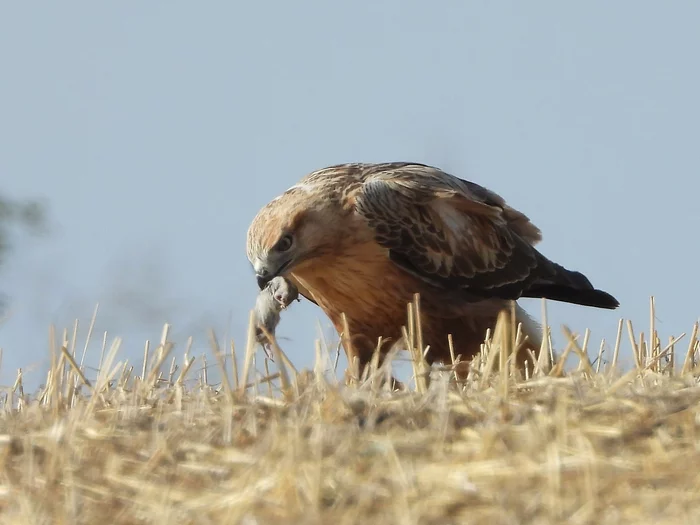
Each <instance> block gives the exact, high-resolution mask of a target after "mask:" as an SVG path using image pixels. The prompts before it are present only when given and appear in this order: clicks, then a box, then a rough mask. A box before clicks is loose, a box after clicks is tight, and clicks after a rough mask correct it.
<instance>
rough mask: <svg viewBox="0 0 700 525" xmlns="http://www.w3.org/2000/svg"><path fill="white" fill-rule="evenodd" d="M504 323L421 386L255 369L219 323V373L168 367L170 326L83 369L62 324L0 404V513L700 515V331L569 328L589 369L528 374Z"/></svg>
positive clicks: (554, 367)
mask: <svg viewBox="0 0 700 525" xmlns="http://www.w3.org/2000/svg"><path fill="white" fill-rule="evenodd" d="M508 326H509V325H508V323H507V322H502V323H500V324H499V325H498V326H497V327H496V329H495V330H494V336H493V337H489V338H488V339H487V341H486V342H485V345H484V350H483V352H482V355H480V356H478V357H477V359H476V360H475V361H474V363H473V365H472V369H471V370H472V372H471V373H470V375H469V377H468V379H467V380H466V381H465V382H464V383H463V384H460V385H457V384H456V383H455V381H454V380H453V377H452V375H451V373H450V371H449V370H442V371H440V370H436V371H433V372H432V376H431V381H430V383H429V384H426V382H425V381H423V379H422V378H423V377H424V376H423V375H421V373H422V372H423V371H424V368H423V364H422V362H421V361H420V359H417V358H416V359H414V360H413V366H414V369H415V371H416V377H418V380H415V381H412V382H410V383H409V384H407V385H406V386H407V389H406V390H405V391H401V392H390V391H389V390H388V387H386V386H385V385H386V382H381V381H380V378H382V377H385V376H386V370H384V369H381V368H380V369H376V368H375V369H373V374H371V375H370V377H367V378H365V379H364V380H361V381H358V382H357V383H355V384H352V385H349V386H346V385H345V384H344V383H340V382H339V381H338V380H337V379H336V376H337V375H339V374H340V373H342V371H338V374H336V373H334V371H333V360H334V359H333V353H334V352H333V351H330V352H329V351H327V350H326V349H324V348H322V347H321V345H320V344H319V345H318V346H317V348H316V364H315V367H314V369H313V370H303V371H299V372H297V371H296V370H295V369H294V367H293V366H292V365H291V363H289V362H288V360H287V359H286V358H285V356H284V354H283V353H282V352H281V350H280V349H279V348H278V347H275V354H274V355H275V360H274V362H267V361H265V362H264V366H265V370H264V371H260V372H259V373H258V371H257V369H256V367H255V366H252V364H251V363H252V355H253V354H254V352H257V351H258V350H259V348H258V350H255V348H254V345H252V344H250V343H251V341H249V345H248V348H247V350H246V352H245V355H239V356H238V357H236V355H235V353H232V352H231V351H230V350H229V351H228V357H226V356H224V355H223V353H224V351H222V350H220V349H219V346H218V343H217V341H216V338H215V336H213V335H212V348H213V353H214V355H215V356H216V357H217V363H216V364H217V365H218V366H219V367H220V370H221V371H222V378H223V379H222V383H221V384H218V385H210V384H209V383H208V380H207V376H206V368H203V369H202V367H201V366H199V365H198V364H197V363H195V361H196V360H195V359H194V358H192V357H189V356H188V355H187V354H185V356H184V360H183V361H180V360H181V358H177V362H182V363H183V365H182V366H176V365H175V361H171V359H172V358H173V355H172V353H173V352H172V345H171V343H169V342H168V340H167V325H166V330H164V334H163V338H162V340H161V342H160V344H159V345H158V346H157V347H156V348H153V349H152V350H151V351H150V353H149V355H148V359H145V360H144V361H145V362H146V363H148V366H145V365H144V366H143V367H141V366H138V367H136V368H134V367H133V366H131V365H129V364H128V363H121V362H118V357H119V341H118V340H115V343H114V344H113V345H112V347H111V348H106V349H105V352H104V355H103V356H102V358H101V360H100V361H101V366H100V372H99V374H98V375H97V377H96V378H87V377H85V376H84V375H83V374H84V372H83V370H82V369H81V367H80V364H79V363H80V362H81V361H82V358H79V357H80V352H79V351H78V352H76V350H75V347H76V342H75V340H69V338H68V337H67V336H66V335H64V343H63V346H62V347H61V344H60V343H59V344H57V345H56V348H55V349H53V350H52V363H53V366H52V367H51V370H50V371H49V373H48V376H47V380H46V383H45V385H44V386H43V387H42V388H41V389H40V390H39V391H38V392H37V393H35V394H31V395H29V394H27V393H25V392H23V388H22V381H21V375H20V376H18V380H17V382H16V383H15V385H14V386H13V387H12V388H11V389H8V392H7V393H6V395H5V397H4V398H3V400H2V407H0V408H1V409H2V415H1V416H0V457H1V463H0V465H1V466H0V469H1V470H0V472H1V474H0V509H1V513H0V523H4V524H17V525H19V524H22V525H31V524H72V523H111V524H115V525H116V524H127V523H128V524H136V523H159V524H161V523H162V524H166V523H167V524H174V523H178V524H180V523H182V524H190V523H191V524H229V523H230V524H235V523H241V524H267V523H275V524H287V523H300V524H321V523H323V524H325V523H328V524H330V523H341V524H351V523H387V524H391V523H402V524H404V523H405V524H449V523H463V524H471V523H475V524H476V523H478V524H481V523H484V524H489V525H498V524H520V523H533V524H548V523H571V524H600V525H605V524H614V525H620V524H627V523H629V524H637V525H641V524H647V523H648V524H651V523H654V524H684V523H700V468H698V466H700V428H699V425H700V403H699V401H700V387H699V386H698V381H697V375H698V370H697V369H696V360H697V357H698V350H699V348H698V341H697V326H695V327H694V330H693V331H692V332H691V333H690V335H686V336H685V337H684V338H683V340H682V341H680V340H677V341H676V342H675V343H674V342H673V341H672V342H671V343H669V345H668V346H667V345H665V344H661V343H660V342H659V341H658V338H656V337H654V338H653V339H652V343H651V344H650V343H647V342H645V340H644V336H643V335H642V334H635V333H633V331H632V326H631V325H625V324H624V323H622V322H621V323H620V331H619V333H618V335H617V339H616V343H615V351H614V354H613V355H617V350H618V349H619V346H620V340H621V339H622V340H623V341H624V342H626V343H629V344H631V345H632V348H633V349H634V351H635V354H634V355H635V359H636V361H637V365H636V367H635V368H633V369H631V370H628V371H619V370H617V368H616V367H615V366H613V363H605V364H603V362H602V361H601V359H600V358H599V357H595V356H593V358H591V359H589V358H588V357H587V354H588V353H590V354H597V351H590V352H588V346H589V345H588V337H587V335H584V336H583V337H575V336H573V335H572V336H571V337H570V339H569V345H568V346H567V348H566V349H565V350H564V352H563V353H565V354H567V355H570V356H578V357H579V361H580V362H579V363H578V366H574V367H573V368H571V369H570V370H569V369H566V370H565V369H564V368H563V367H562V366H561V363H562V362H563V361H562V359H558V358H556V356H554V360H553V361H552V356H551V355H550V352H549V351H547V352H543V353H542V356H541V361H540V362H539V364H538V366H537V367H536V368H535V369H534V370H532V371H528V373H527V377H524V375H523V374H521V373H519V372H518V371H514V370H511V369H510V367H509V366H500V364H501V363H502V362H504V363H506V364H507V361H501V360H502V359H506V358H507V356H508V355H509V354H510V352H512V350H513V348H517V346H518V344H519V341H518V338H517V337H512V336H511V330H510V329H509V328H508ZM651 333H652V334H655V332H654V330H653V327H652V329H651ZM409 336H410V339H411V340H413V334H409ZM681 345H682V346H681ZM413 354H414V355H418V354H417V353H416V352H413ZM256 355H258V356H260V355H261V354H260V353H259V352H258V353H257V354H256ZM231 356H233V359H231ZM563 357H565V356H563ZM258 359H259V358H258ZM613 360H615V357H613ZM76 361H77V362H76ZM168 365H170V366H168Z"/></svg>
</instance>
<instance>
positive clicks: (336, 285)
mask: <svg viewBox="0 0 700 525" xmlns="http://www.w3.org/2000/svg"><path fill="white" fill-rule="evenodd" d="M540 240H541V233H540V230H539V229H538V228H537V227H536V226H535V225H534V224H532V223H531V222H530V220H529V219H528V217H527V216H525V215H524V214H523V213H521V212H520V211H518V210H516V209H514V208H512V207H510V206H509V205H508V204H506V202H505V200H504V199H503V198H502V197H501V196H500V195H498V194H496V193H494V192H492V191H490V190H488V189H486V188H484V187H482V186H479V185H478V184H475V183H473V182H469V181H466V180H463V179H460V178H458V177H456V176H453V175H451V174H449V173H446V172H444V171H442V170H441V169H439V168H436V167H432V166H428V165H425V164H419V163H413V162H388V163H349V164H339V165H334V166H330V167H327V168H323V169H319V170H316V171H314V172H311V173H309V174H308V175H306V176H305V177H303V178H302V179H301V180H300V181H299V182H298V183H297V184H296V185H294V186H292V187H291V188H289V189H288V190H287V191H285V192H284V193H283V194H282V195H280V196H279V197H276V198H275V199H273V200H272V201H271V202H269V203H268V204H267V205H265V206H264V207H263V208H262V209H261V210H260V211H259V212H258V214H257V215H256V216H255V218H254V219H253V221H252V223H251V225H250V227H249V229H248V233H247V250H246V252H247V256H248V259H249V261H250V263H251V265H252V266H253V269H254V270H255V273H256V277H257V282H258V286H259V287H260V289H263V288H264V287H265V286H266V284H267V283H268V282H269V281H270V280H271V279H273V278H275V277H277V276H283V277H285V278H287V279H289V280H290V281H291V282H292V283H293V284H294V286H296V287H297V288H298V290H299V293H300V294H301V295H302V296H303V297H305V298H307V299H308V300H310V301H312V302H314V303H315V304H317V305H318V306H319V307H320V308H321V309H322V310H323V311H324V312H325V314H326V315H327V316H328V317H329V318H330V320H331V321H332V323H333V325H334V326H335V328H336V330H337V331H338V332H339V333H343V332H344V330H345V328H346V327H347V329H348V330H349V335H350V336H351V339H350V345H351V347H352V352H353V355H354V356H356V357H358V358H359V361H360V363H359V364H360V367H361V368H360V370H362V369H363V367H364V366H366V365H367V364H368V363H369V362H370V360H371V358H372V355H373V353H374V352H375V350H376V348H377V342H378V340H379V338H380V337H381V338H382V340H384V341H388V342H390V344H396V343H398V342H399V341H401V339H402V326H405V325H406V320H407V304H408V303H410V302H411V301H412V300H413V297H414V294H416V293H418V294H420V295H419V297H420V301H421V319H420V323H421V329H422V336H423V342H424V344H425V345H430V349H429V351H428V354H427V356H426V360H427V361H428V363H433V362H443V363H450V362H451V358H450V348H449V344H448V334H451V335H452V338H453V345H454V346H453V348H454V351H455V354H460V355H461V358H462V360H469V359H471V358H472V357H473V356H474V355H475V354H476V353H478V352H479V349H480V345H481V343H483V341H484V338H485V335H486V330H487V329H488V328H493V327H494V325H495V322H496V319H497V316H498V313H499V312H500V311H501V310H502V309H504V308H510V307H511V305H513V303H514V302H515V301H516V300H518V299H519V298H521V297H530V298H547V299H551V300H556V301H563V302H567V303H574V304H579V305H585V306H591V307H597V308H608V309H614V308H617V307H618V306H619V303H618V301H617V300H616V299H615V298H614V297H613V296H612V295H610V294H608V293H606V292H604V291H602V290H598V289H596V288H594V287H593V285H592V284H591V283H590V281H589V280H588V278H586V276H584V275H583V274H581V273H579V272H577V271H571V270H568V269H566V268H564V267H562V266H560V265H559V264H557V263H555V262H553V261H551V260H549V259H548V258H547V257H545V256H544V255H542V254H541V253H540V252H539V251H538V250H537V249H536V248H535V245H536V244H537V243H538V242H539V241H540ZM514 307H515V310H516V320H517V321H518V322H521V323H522V328H523V329H524V332H525V334H526V335H527V336H528V339H529V341H530V344H529V348H531V349H532V350H533V351H534V352H535V353H538V352H539V349H540V342H541V335H540V333H539V327H538V326H537V323H535V322H534V321H533V320H532V319H531V318H530V317H529V316H528V315H527V314H526V313H525V311H524V310H523V309H522V308H521V307H520V306H519V305H517V303H516V304H515V305H514ZM343 314H345V317H346V322H347V326H346V325H345V324H344V321H343ZM346 335H347V334H346ZM343 346H344V349H345V351H346V353H348V352H349V348H348V346H347V344H345V343H344V345H343ZM388 349H389V348H382V352H386V351H387V350H388ZM521 353H523V352H521Z"/></svg>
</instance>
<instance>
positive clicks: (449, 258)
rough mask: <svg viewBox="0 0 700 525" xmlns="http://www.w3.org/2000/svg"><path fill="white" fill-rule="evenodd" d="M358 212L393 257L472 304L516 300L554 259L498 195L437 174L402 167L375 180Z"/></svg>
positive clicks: (363, 190) (358, 199) (360, 197)
mask: <svg viewBox="0 0 700 525" xmlns="http://www.w3.org/2000/svg"><path fill="white" fill-rule="evenodd" d="M353 197H354V204H355V209H356V211H357V212H358V213H359V214H360V215H361V216H362V217H363V218H364V219H365V220H366V222H367V224H368V225H369V227H370V228H372V230H373V232H374V236H375V239H376V241H377V242H378V243H379V244H380V245H381V246H383V247H385V248H387V249H388V251H389V257H390V259H391V260H392V261H393V262H394V263H395V264H397V265H399V266H400V267H402V268H403V269H404V270H406V271H408V272H410V273H411V274H413V275H414V276H416V277H418V278H420V279H422V280H424V281H425V282H427V283H429V284H431V285H433V286H436V287H438V288H441V289H445V290H450V291H458V290H459V291H460V294H461V295H463V297H464V298H465V299H468V298H471V299H472V300H479V299H482V298H485V297H501V298H504V299H516V298H518V297H519V296H520V294H521V293H522V291H523V289H524V288H526V287H527V286H528V285H529V283H531V282H533V281H535V280H536V279H537V278H538V276H539V275H542V272H543V271H544V273H545V274H546V273H548V270H549V271H551V269H550V268H547V266H548V265H549V261H547V260H546V259H544V258H543V257H542V256H541V255H540V254H539V253H538V252H537V251H536V250H535V249H534V248H533V246H532V245H533V244H534V243H535V242H537V241H538V240H539V238H540V237H539V230H538V229H537V228H536V227H535V226H534V225H532V223H530V221H529V220H528V219H527V217H525V216H524V215H522V214H521V213H519V212H517V211H516V210H514V209H512V208H510V207H508V206H507V205H506V204H505V202H504V201H503V199H501V198H500V197H499V196H498V195H496V194H494V193H492V192H489V191H488V190H486V189H485V188H482V187H481V186H478V185H476V184H473V183H469V182H467V181H463V180H461V179H458V178H456V177H452V176H451V175H448V174H446V173H444V172H442V171H440V170H438V169H436V168H431V167H428V166H423V165H402V166H400V167H398V168H395V169H386V170H383V171H381V172H379V173H372V174H370V175H368V177H367V178H366V179H365V181H364V183H363V184H362V186H361V187H360V188H359V189H358V191H357V192H356V193H355V194H354V196H353Z"/></svg>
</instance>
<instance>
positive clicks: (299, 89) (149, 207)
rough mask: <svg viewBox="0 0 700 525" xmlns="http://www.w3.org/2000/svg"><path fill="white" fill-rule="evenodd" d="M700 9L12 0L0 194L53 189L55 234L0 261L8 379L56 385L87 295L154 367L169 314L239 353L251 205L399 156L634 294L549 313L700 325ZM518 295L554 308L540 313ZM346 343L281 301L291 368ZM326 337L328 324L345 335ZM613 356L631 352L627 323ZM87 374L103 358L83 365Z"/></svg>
mask: <svg viewBox="0 0 700 525" xmlns="http://www.w3.org/2000/svg"><path fill="white" fill-rule="evenodd" d="M699 19H700V3H698V2H692V1H675V2H666V3H662V2H651V1H639V0H635V1H617V2H603V1H589V2H576V3H573V2H566V3H564V2H556V1H533V2H519V1H518V2H516V1H500V2H486V1H478V2H477V1H464V0H454V1H441V2H419V1H413V0H410V1H407V0H403V1H398V0H393V1H392V0H372V1H365V0H363V1H355V2H345V3H340V2H322V1H320V0H318V1H297V2H281V1H274V2H231V1H228V2H223V1H209V2H182V1H173V0H169V1H167V2H166V1H154V0H151V1H148V2H99V3H96V2H87V1H85V2H60V3H45V4H42V5H41V7H39V6H38V5H37V4H33V3H30V2H5V3H3V7H2V16H0V65H1V66H2V81H1V82H0V193H2V194H5V195H6V196H9V197H13V198H18V199H25V198H39V199H42V200H44V201H45V202H46V203H47V204H48V207H49V208H48V211H49V219H50V226H51V232H50V235H49V236H47V237H46V238H25V237H24V236H19V237H17V241H16V250H15V252H14V253H13V255H12V257H11V258H10V260H9V261H8V263H7V264H6V265H5V266H4V267H3V268H1V269H0V285H1V286H0V290H2V291H3V292H4V293H6V294H8V295H9V296H10V298H11V308H10V309H9V311H8V312H6V313H7V315H8V317H7V318H6V319H5V320H4V321H3V322H2V324H0V347H2V349H3V357H2V368H1V369H0V384H3V385H7V384H11V383H12V381H13V379H14V376H15V374H16V371H17V368H19V367H22V368H24V369H25V371H26V377H25V380H26V381H27V384H28V385H35V386H38V384H39V383H40V382H41V381H43V378H44V374H45V370H46V365H47V359H48V356H49V353H48V339H49V325H50V324H51V323H55V324H56V327H57V329H58V330H59V332H60V330H62V329H63V328H69V329H71V330H72V324H73V322H74V320H75V319H76V318H77V319H79V320H80V339H79V343H78V346H79V348H82V345H83V344H84V338H85V335H86V333H87V327H88V323H89V319H90V317H91V315H92V312H93V309H94V308H95V304H96V303H97V302H99V303H100V314H99V316H98V323H97V326H96V328H95V345H94V346H93V347H91V350H90V355H91V356H93V357H94V359H93V361H92V362H96V358H97V357H98V355H97V354H99V342H100V339H101V337H102V332H103V331H104V330H107V331H108V338H109V339H110V340H111V338H112V337H114V336H117V335H118V336H121V337H122V338H123V346H122V352H121V354H120V358H122V359H126V358H128V359H130V360H133V361H134V362H135V364H136V365H137V367H138V368H140V362H141V357H140V356H141V355H142V351H143V350H142V349H143V343H144V340H145V339H146V338H150V339H152V340H158V339H159V336H160V332H161V329H162V325H163V323H164V322H170V323H172V324H173V329H172V330H173V331H172V339H173V340H174V341H175V343H176V348H175V355H178V356H180V355H181V354H182V351H183V349H184V343H185V341H186V338H187V336H189V335H192V336H193V337H194V349H195V354H194V355H198V354H200V353H201V352H203V351H205V350H206V349H207V348H208V343H207V340H206V331H207V330H208V328H209V327H213V328H215V330H216V331H217V333H218V335H219V337H220V338H223V337H224V336H228V337H229V338H230V337H232V338H233V339H234V341H235V342H236V344H237V347H238V348H240V349H243V347H244V345H245V337H246V327H247V322H248V312H249V310H250V308H252V305H253V302H254V300H255V295H256V293H257V287H256V284H255V279H254V276H253V271H252V269H251V268H250V266H249V263H248V261H247V259H246V256H245V235H246V230H247V227H248V224H249V223H250V221H251V219H252V218H253V216H254V215H255V213H256V212H257V211H258V209H259V208H260V207H261V206H263V205H264V204H265V203H266V202H267V201H269V200H270V199H272V198H273V197H275V196H277V195H278V194H280V193H282V192H283V191H284V190H285V189H286V188H288V187H289V186H291V185H293V184H294V183H295V182H296V181H297V180H298V179H299V178H301V177H302V176H303V175H305V174H306V173H308V172H310V171H312V170H314V169H317V168H321V167H324V166H327V165H330V164H336V163H341V162H349V161H367V162H381V161H397V160H402V161H403V160H409V161H417V162H423V163H427V164H431V165H434V166H438V167H441V168H443V169H445V170H446V171H449V172H450V173H453V174H454V175H457V176H459V177H461V178H465V179H468V180H472V181H474V182H477V183H479V184H482V185H484V186H486V187H488V188H490V189H492V190H494V191H496V192H497V193H499V194H501V195H502V196H503V197H504V198H506V200H507V201H508V202H509V203H510V204H511V205H513V206H515V207H516V208H518V209H520V210H522V211H524V212H525V213H526V214H527V215H528V216H529V217H530V218H531V219H532V221H533V222H534V223H535V224H536V225H537V226H539V227H540V228H541V229H542V231H543V235H544V241H543V242H542V243H541V245H540V249H541V251H542V252H543V253H544V254H545V255H547V256H548V257H550V258H552V259H554V260H555V261H557V262H559V263H560V264H563V265H564V266H566V267H568V268H571V269H576V270H580V271H582V272H583V273H585V274H586V275H587V276H588V277H589V278H590V280H591V281H592V282H593V283H594V285H596V286H597V287H599V288H602V289H605V290H607V291H609V292H610V293H612V294H613V295H615V296H616V297H617V298H618V299H619V300H620V302H621V303H622V306H621V307H620V309H619V310H617V311H614V312H611V311H606V310H595V309H588V308H584V307H579V306H574V305H566V304H561V303H553V302H549V303H548V313H549V319H550V322H551V324H552V326H553V331H554V336H555V342H556V343H557V344H561V342H562V340H563V336H562V335H561V324H563V323H566V324H567V325H569V326H570V327H571V329H572V330H574V331H575V332H582V331H583V330H584V329H585V328H586V327H588V328H590V329H591V331H592V339H591V346H592V348H594V349H596V350H594V351H593V353H594V354H595V353H596V351H597V348H598V345H599V342H600V339H601V338H602V337H605V338H606V340H608V341H614V339H615V333H616V328H617V323H618V320H619V319H620V317H624V318H625V319H632V321H633V322H634V326H635V329H636V330H637V331H638V330H644V331H645V332H647V333H648V326H649V296H650V295H654V296H655V298H656V304H657V316H658V318H657V321H656V324H657V328H658V329H659V331H660V334H661V338H662V340H663V341H667V340H668V337H669V336H670V335H679V334H680V333H681V332H687V333H688V334H687V336H686V338H685V339H684V343H685V344H687V338H688V337H689V335H690V334H689V332H690V329H691V327H692V323H694V322H695V321H696V319H697V318H698V316H699V315H700V308H699V307H698V302H697V297H698V292H699V291H700V285H699V284H698V281H697V264H698V255H699V253H700V248H699V247H698V230H699V226H700V207H699V206H698V204H697V203H698V194H699V192H700V182H698V174H699V173H700V148H699V147H698V144H700V142H699V140H698V139H699V127H700V101H699V100H700V99H699V98H698V93H699V92H700V70H699V69H698V68H697V52H698V50H699V49H700V32H698V31H697V21H698V20H699ZM521 304H522V305H523V306H524V307H525V308H526V309H527V310H528V311H529V312H531V313H533V315H535V317H536V318H537V319H540V308H541V304H540V302H539V301H537V300H531V299H528V300H523V301H522V302H521ZM319 323H320V327H321V329H322V332H323V333H324V334H325V335H327V336H332V337H336V336H335V334H334V332H333V331H332V329H331V325H330V323H329V322H328V320H327V318H326V317H325V316H324V314H323V313H322V312H321V311H320V310H319V309H318V308H317V307H315V306H314V305H313V304H311V303H308V302H302V303H296V304H294V305H293V307H292V308H291V309H290V310H288V311H287V312H285V314H284V316H283V318H282V322H281V324H280V326H279V329H278V336H279V337H280V338H284V339H282V340H281V343H282V347H283V348H284V349H285V350H286V351H287V353H288V354H289V355H290V357H291V359H292V360H293V361H294V363H295V364H296V365H297V367H298V368H303V367H305V366H310V365H311V363H312V361H313V348H314V346H313V345H314V340H315V339H316V338H317V337H318V335H319V328H318V327H319ZM336 340H337V338H335V339H333V338H330V339H329V342H331V343H334V342H335V341H336ZM623 352H624V357H625V362H627V363H629V362H630V361H629V359H630V355H631V354H629V342H628V340H627V334H626V333H625V334H624V338H623ZM88 375H89V376H94V373H92V374H90V373H89V374H88Z"/></svg>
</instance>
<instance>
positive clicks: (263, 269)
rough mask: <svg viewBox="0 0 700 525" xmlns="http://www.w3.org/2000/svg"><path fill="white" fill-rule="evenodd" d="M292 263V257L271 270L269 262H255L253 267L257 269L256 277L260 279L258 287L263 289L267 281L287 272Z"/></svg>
mask: <svg viewBox="0 0 700 525" xmlns="http://www.w3.org/2000/svg"><path fill="white" fill-rule="evenodd" d="M291 263H292V261H291V259H290V260H288V261H286V262H285V263H284V264H282V265H281V266H280V267H279V268H277V269H276V270H274V271H270V269H269V267H268V266H267V264H265V263H263V262H262V261H258V262H257V263H256V264H254V265H253V268H254V269H255V279H256V280H257V281H258V288H260V289H261V290H262V289H263V288H265V286H267V283H269V282H270V281H271V280H272V279H274V278H275V277H277V276H278V275H282V274H283V273H284V272H286V271H287V270H288V269H289V267H290V266H291Z"/></svg>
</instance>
